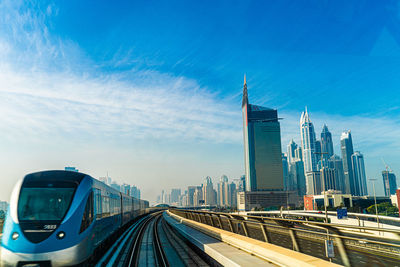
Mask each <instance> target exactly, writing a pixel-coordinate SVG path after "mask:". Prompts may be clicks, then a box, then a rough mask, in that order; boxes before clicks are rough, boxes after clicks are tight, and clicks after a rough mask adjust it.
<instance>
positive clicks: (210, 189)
mask: <svg viewBox="0 0 400 267" xmlns="http://www.w3.org/2000/svg"><path fill="white" fill-rule="evenodd" d="M202 190H203V199H204V204H206V205H215V204H217V193H216V192H215V190H214V186H213V183H212V181H211V177H210V176H207V177H206V179H205V183H204V184H203V187H202Z"/></svg>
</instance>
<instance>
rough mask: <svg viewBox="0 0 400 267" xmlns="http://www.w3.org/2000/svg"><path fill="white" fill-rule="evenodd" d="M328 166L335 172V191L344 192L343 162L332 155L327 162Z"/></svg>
mask: <svg viewBox="0 0 400 267" xmlns="http://www.w3.org/2000/svg"><path fill="white" fill-rule="evenodd" d="M328 166H329V168H331V169H334V170H335V182H336V189H337V190H340V191H342V193H343V192H345V191H344V190H345V188H346V187H345V182H344V171H343V161H342V159H341V158H340V157H339V156H338V155H333V156H332V157H330V158H329V160H328Z"/></svg>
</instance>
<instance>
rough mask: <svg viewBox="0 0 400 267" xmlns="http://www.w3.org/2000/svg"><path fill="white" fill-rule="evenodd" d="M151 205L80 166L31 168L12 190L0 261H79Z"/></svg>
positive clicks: (21, 263) (52, 263)
mask: <svg viewBox="0 0 400 267" xmlns="http://www.w3.org/2000/svg"><path fill="white" fill-rule="evenodd" d="M148 207H149V203H148V202H147V201H144V200H139V199H136V198H133V197H130V196H128V195H125V194H123V193H121V192H119V191H117V190H115V189H114V188H111V187H109V186H107V185H106V184H104V183H102V182H100V181H98V180H96V179H94V178H92V177H90V176H89V175H86V174H83V173H80V172H74V171H58V170H54V171H41V172H36V173H31V174H28V175H26V176H25V177H24V178H23V179H22V180H20V181H19V182H18V183H17V184H16V186H15V188H14V190H13V192H12V194H11V200H10V206H9V209H8V211H7V215H6V219H5V222H4V228H3V236H2V242H1V246H0V250H1V251H0V265H1V266H71V265H80V264H82V263H85V262H87V260H88V259H89V258H90V257H91V255H93V253H94V250H95V249H96V248H97V247H99V246H100V245H101V244H103V242H104V241H105V240H106V239H107V238H108V237H110V235H112V234H113V233H115V232H116V231H118V230H119V229H120V228H122V227H124V226H125V225H126V224H127V223H129V222H130V221H131V220H133V219H135V218H137V217H138V216H141V215H143V214H144V213H146V209H147V208H148Z"/></svg>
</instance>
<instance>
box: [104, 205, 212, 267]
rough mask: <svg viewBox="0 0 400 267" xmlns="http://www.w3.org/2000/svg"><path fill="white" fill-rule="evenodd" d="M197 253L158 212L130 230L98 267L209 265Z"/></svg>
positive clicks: (138, 222) (109, 250) (121, 237)
mask: <svg viewBox="0 0 400 267" xmlns="http://www.w3.org/2000/svg"><path fill="white" fill-rule="evenodd" d="M198 253H199V252H198V251H195V250H194V249H193V248H192V246H191V245H190V243H189V242H188V241H187V240H185V239H184V238H183V237H182V236H180V234H179V233H177V232H176V231H175V230H174V229H173V228H172V227H171V226H170V225H169V224H168V223H167V222H166V221H165V220H164V218H163V216H162V212H156V213H153V214H149V215H147V216H146V217H143V218H142V219H140V220H138V221H137V222H136V223H134V224H133V225H132V226H131V227H129V228H128V229H127V230H126V231H125V232H124V233H123V234H122V235H121V236H120V237H119V238H118V240H116V242H114V244H113V245H112V246H111V247H110V248H109V249H108V251H107V252H106V253H104V255H103V256H102V257H101V259H100V260H98V262H97V264H96V266H97V267H100V266H101V267H102V266H107V267H111V266H121V267H126V266H128V267H136V266H140V267H142V266H160V267H169V266H210V264H209V259H208V258H206V257H204V255H200V254H198ZM213 265H214V264H213Z"/></svg>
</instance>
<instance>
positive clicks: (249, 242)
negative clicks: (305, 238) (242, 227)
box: [164, 211, 339, 267]
mask: <svg viewBox="0 0 400 267" xmlns="http://www.w3.org/2000/svg"><path fill="white" fill-rule="evenodd" d="M164 217H165V219H166V220H167V221H168V222H169V223H170V224H171V225H172V226H173V227H175V228H176V229H177V230H178V231H179V232H180V233H181V234H182V235H183V236H185V237H186V238H187V239H188V240H190V241H191V242H192V243H193V244H194V245H196V246H197V247H198V248H200V249H202V250H203V251H204V252H206V253H207V254H208V255H209V256H210V257H212V258H214V259H215V260H216V261H218V262H219V263H220V264H222V265H224V266H259V265H262V266H293V267H294V266H296V267H297V266H310V267H311V266H339V265H337V264H333V263H330V262H328V261H325V260H322V259H319V258H316V257H312V256H309V255H306V254H302V253H300V252H296V251H293V250H290V249H286V248H283V247H279V246H276V245H273V244H269V243H265V242H261V241H258V240H255V239H252V238H249V237H245V236H242V235H238V234H235V233H231V232H228V231H225V230H221V229H218V228H215V227H212V226H209V225H205V224H201V223H198V222H195V221H192V220H188V219H185V218H183V217H180V216H177V215H175V214H172V213H171V212H169V211H167V212H166V213H164Z"/></svg>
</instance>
